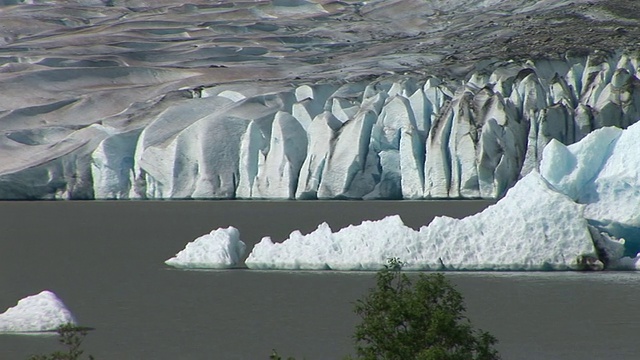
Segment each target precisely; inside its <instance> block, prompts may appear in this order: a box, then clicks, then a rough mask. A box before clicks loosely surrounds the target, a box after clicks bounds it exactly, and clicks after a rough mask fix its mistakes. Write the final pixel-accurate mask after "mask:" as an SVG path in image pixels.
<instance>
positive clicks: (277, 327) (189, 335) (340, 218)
mask: <svg viewBox="0 0 640 360" xmlns="http://www.w3.org/2000/svg"><path fill="white" fill-rule="evenodd" d="M489 204H490V203H489V202H482V201H460V202H458V201H455V202H451V201H448V202H447V201H442V202H439V201H426V202H410V201H404V202H386V201H381V202H357V201H354V202H351V201H349V202H338V201H333V202H322V201H309V202H301V201H296V202H250V201H216V202H196V201H194V202H121V201H118V202H2V203H0V225H1V226H2V229H3V235H2V238H1V240H0V287H1V289H2V291H1V292H0V309H6V308H7V307H9V306H13V305H15V303H16V301H17V300H18V299H20V298H23V297H25V296H28V295H31V294H35V293H37V292H40V291H41V290H44V289H49V290H52V291H54V292H55V293H56V294H58V295H59V296H60V297H61V298H62V299H63V300H64V301H65V303H66V304H67V306H68V307H69V308H70V309H71V310H72V312H73V313H74V314H75V315H76V317H77V318H78V320H79V321H80V323H81V324H82V325H86V326H91V327H95V328H96V330H95V331H93V332H92V333H91V334H90V335H89V336H88V337H87V340H86V349H87V351H88V352H89V353H91V354H93V355H94V356H96V358H97V359H98V360H102V359H114V360H128V359H153V360H163V359H167V360H168V359H266V358H268V355H269V354H270V352H271V349H272V348H276V349H278V350H279V351H280V353H281V354H283V355H287V356H289V355H292V356H296V357H298V358H302V357H305V358H306V359H309V360H312V359H337V358H341V357H342V356H343V355H345V354H348V353H350V352H351V351H352V349H353V345H352V341H351V334H352V331H353V327H354V325H355V324H356V323H357V321H358V319H357V317H356V316H355V315H354V314H353V313H352V308H353V306H352V304H353V302H354V301H355V300H356V299H358V298H359V297H361V296H362V295H363V294H364V293H365V292H366V291H367V289H368V288H370V287H372V286H373V284H374V281H373V280H374V274H373V273H366V272H285V271H271V272H266V271H251V270H246V269H236V270H228V271H184V270H175V269H172V268H169V267H167V266H165V265H164V264H163V261H164V260H166V259H167V258H169V257H171V256H172V255H173V254H175V253H176V252H177V251H179V250H181V249H182V248H183V247H184V245H185V244H186V243H187V242H189V241H191V240H193V239H195V238H196V237H198V236H200V235H202V234H204V233H207V232H209V231H210V230H212V229H214V228H217V227H221V226H229V225H233V226H236V227H237V228H238V229H239V230H240V233H241V238H242V239H243V240H244V241H246V242H247V243H248V245H249V246H250V247H251V246H252V245H253V244H254V243H256V242H258V241H259V240H260V238H261V237H262V236H265V235H269V236H272V237H273V238H274V239H275V240H282V239H284V238H286V236H287V235H288V234H289V233H290V232H291V231H292V230H295V229H300V230H302V231H303V232H309V231H311V230H313V229H315V227H316V226H317V225H318V223H319V222H321V221H325V220H326V221H328V222H329V224H330V225H331V226H332V228H333V229H334V230H335V229H338V228H340V227H343V226H346V225H348V224H351V223H359V222H360V221H362V220H365V219H379V218H382V217H383V216H385V215H390V214H400V215H401V217H402V218H403V219H404V220H405V223H406V224H407V225H409V226H412V227H414V228H417V227H419V226H420V225H422V224H426V223H427V222H429V221H430V220H431V218H432V217H433V216H434V215H437V214H448V215H452V216H458V217H460V216H464V215H467V214H471V213H475V212H477V211H479V210H480V209H482V208H484V207H486V206H488V205H489ZM447 276H448V277H449V278H450V279H451V280H452V281H453V282H454V284H456V286H457V287H458V289H459V290H460V291H461V292H462V293H463V295H464V296H465V299H466V301H467V306H468V315H469V317H470V318H471V320H472V321H473V323H474V324H476V325H477V326H478V327H481V328H483V329H484V330H488V331H490V332H491V333H493V334H494V335H495V336H496V337H497V338H498V339H499V341H500V343H499V345H498V348H499V350H500V351H501V353H502V355H503V358H504V359H584V358H593V359H636V358H637V353H638V350H639V348H640V346H639V345H636V344H637V341H636V334H637V333H638V331H640V325H638V324H640V312H639V311H636V310H635V308H636V303H637V299H639V298H640V278H639V277H638V275H637V274H636V273H631V272H629V273H624V272H622V273H614V272H604V273H573V272H562V273H449V274H448V275H447ZM56 346H57V345H56V339H55V337H48V338H47V337H33V336H14V335H2V336H0V359H25V358H26V357H27V356H28V355H29V354H34V353H46V352H51V351H53V350H55V349H57V347H56Z"/></svg>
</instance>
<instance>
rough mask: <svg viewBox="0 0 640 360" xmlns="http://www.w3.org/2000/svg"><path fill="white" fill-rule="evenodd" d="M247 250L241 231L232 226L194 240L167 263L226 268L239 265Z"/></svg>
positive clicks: (198, 267) (197, 267) (193, 267)
mask: <svg viewBox="0 0 640 360" xmlns="http://www.w3.org/2000/svg"><path fill="white" fill-rule="evenodd" d="M245 250H246V245H245V243H244V242H243V241H241V240H240V232H239V231H238V229H236V228H234V227H233V226H230V227H228V228H219V229H216V230H213V231H211V233H209V234H206V235H203V236H200V237H199V238H197V239H195V240H193V241H192V242H190V243H188V244H187V246H186V247H185V248H184V249H183V250H182V251H180V252H179V253H177V254H176V256H174V257H172V258H171V259H169V260H167V261H165V264H167V265H170V266H173V267H176V268H186V269H226V268H230V267H234V266H237V265H238V264H239V263H240V261H241V259H242V257H243V256H244V253H245Z"/></svg>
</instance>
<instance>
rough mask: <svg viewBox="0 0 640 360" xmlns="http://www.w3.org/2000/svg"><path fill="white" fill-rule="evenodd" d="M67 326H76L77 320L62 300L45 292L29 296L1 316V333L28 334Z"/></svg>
mask: <svg viewBox="0 0 640 360" xmlns="http://www.w3.org/2000/svg"><path fill="white" fill-rule="evenodd" d="M65 324H74V325H75V324H76V320H75V318H74V317H73V315H72V314H71V312H70V311H69V309H67V307H66V306H65V305H64V303H63V302H62V300H60V299H59V298H58V296H56V294H54V293H53V292H51V291H48V290H45V291H42V292H40V293H38V294H36V295H31V296H27V297H25V298H24V299H21V300H20V301H18V304H16V306H13V307H10V308H9V309H7V310H6V311H5V312H3V313H2V314H0V332H4V333H26V332H45V331H54V330H56V329H57V328H58V327H59V326H61V325H65Z"/></svg>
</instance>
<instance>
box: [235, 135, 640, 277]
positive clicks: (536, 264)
mask: <svg viewBox="0 0 640 360" xmlns="http://www.w3.org/2000/svg"><path fill="white" fill-rule="evenodd" d="M639 138H640V124H635V125H633V126H631V127H629V129H627V130H620V129H615V128H605V129H602V130H599V131H596V132H594V133H593V134H591V135H590V136H587V137H586V138H585V139H584V140H582V141H581V142H579V143H577V144H575V145H572V146H569V147H565V146H564V145H562V144H560V143H559V142H555V141H552V142H551V143H550V145H548V146H547V148H546V149H545V150H544V156H545V160H544V162H543V164H542V166H541V171H542V174H540V173H538V172H537V171H532V172H531V173H529V174H528V175H526V176H525V177H524V178H522V179H521V180H520V181H518V182H517V183H516V185H515V186H514V187H513V188H511V189H510V190H509V191H508V192H507V194H506V196H505V197H504V198H502V199H501V200H500V201H498V202H497V203H496V204H495V205H493V206H490V207H488V208H487V209H485V210H484V211H483V212H481V213H479V214H476V215H473V216H469V217H467V218H464V219H461V220H458V219H453V218H449V217H437V218H435V219H434V220H433V222H431V224H429V225H428V226H423V227H422V228H420V229H419V231H415V230H413V229H411V228H409V227H407V226H405V225H404V224H403V223H402V220H401V219H400V218H399V217H398V216H391V217H387V218H384V219H382V220H380V221H365V222H363V223H362V224H360V225H357V226H349V227H347V228H344V229H341V230H339V231H337V232H332V231H331V229H330V228H329V227H328V225H327V224H322V225H320V226H319V227H318V229H317V230H315V231H314V232H312V233H310V234H307V235H303V234H301V233H300V232H299V231H295V232H293V233H291V235H290V236H289V238H288V239H287V240H285V241H284V242H282V243H273V242H272V241H271V239H270V238H268V237H267V238H264V239H262V241H261V242H260V243H258V244H257V245H256V246H255V247H254V249H253V251H252V252H251V254H250V255H249V257H248V258H247V260H246V264H247V266H248V267H249V268H252V269H314V270H318V269H333V270H376V269H379V268H380V267H381V266H382V265H384V264H385V263H386V261H387V259H388V258H391V257H398V258H400V259H401V260H402V261H404V262H406V263H407V265H406V268H407V269H416V270H418V269H421V270H422V269H425V270H434V269H438V270H565V269H580V268H584V267H585V266H588V267H595V268H602V267H603V266H604V265H605V264H604V263H607V265H608V264H611V265H612V266H614V267H615V266H618V267H622V268H631V267H634V266H635V264H636V263H637V258H636V259H631V258H624V259H622V256H623V251H626V253H627V254H631V255H632V256H635V254H636V252H637V251H636V252H634V251H635V249H636V247H637V244H639V243H640V236H639V235H640V221H638V217H639V216H640V215H639V214H640V211H639V208H638V207H639V206H640V180H638V179H639V176H638V175H639V173H638V172H639V171H640V170H638V169H640V156H638V155H640V143H639V142H637V139H639ZM611 235H613V236H611ZM620 235H626V236H629V237H628V238H626V239H620V240H616V238H619V237H620ZM623 247H624V249H623Z"/></svg>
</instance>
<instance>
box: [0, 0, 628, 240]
mask: <svg viewBox="0 0 640 360" xmlns="http://www.w3.org/2000/svg"><path fill="white" fill-rule="evenodd" d="M0 6H2V16H3V26H4V27H3V28H2V29H0V45H2V48H3V51H2V54H0V93H2V94H3V98H2V99H0V199H367V200H368V199H431V198H491V199H497V198H500V197H502V196H504V195H505V194H506V191H507V190H508V189H509V188H511V187H512V186H513V185H514V184H515V183H516V182H517V181H518V180H519V179H521V178H523V177H525V176H526V175H527V174H528V173H530V172H532V171H537V170H539V167H540V164H541V161H542V158H543V154H542V152H543V149H544V148H545V146H546V145H547V144H548V143H549V142H551V141H552V140H555V141H558V142H560V143H562V144H564V145H571V144H573V143H576V142H577V141H579V140H580V139H582V138H584V137H585V136H586V135H587V134H589V133H590V132H592V131H594V130H596V129H599V128H603V127H607V126H617V127H620V128H627V127H629V126H630V125H632V124H634V123H636V122H637V121H638V119H639V118H640V91H639V90H638V89H639V87H640V57H639V56H638V54H637V51H635V52H634V51H630V50H628V49H633V48H634V45H633V44H635V42H636V39H637V38H638V35H639V34H640V30H638V28H639V27H637V26H633V24H637V19H635V17H634V16H633V14H632V13H633V12H626V13H625V12H622V13H621V12H620V11H614V10H617V9H618V8H615V7H614V6H613V5H609V4H608V3H607V2H603V1H587V0H576V1H571V2H569V1H565V0H562V1H556V2H553V4H551V3H550V2H548V1H533V0H518V1H500V0H496V1H489V2H487V1H477V0H455V1H450V2H425V1H422V0H403V1H399V0H392V1H380V0H374V1H367V2H342V1H331V0H327V1H324V0H323V1H310V0H300V1H268V0H265V1H259V2H248V1H247V2H244V1H236V2H219V3H211V2H209V1H202V0H194V1H192V2H190V4H183V3H182V2H177V1H174V0H163V1H158V2H154V4H151V3H150V2H147V1H140V0H127V1H108V2H106V1H99V0H95V1H94V0H86V1H85V0H82V1H73V2H61V1H55V0H47V1H29V2H24V3H21V2H15V4H14V2H7V3H6V4H5V3H1V2H0ZM616 6H622V5H616ZM610 7H611V8H610ZM558 14H564V15H562V16H560V15H558ZM567 14H570V15H571V16H570V15H567ZM471 15H472V16H471ZM565 15H566V16H565ZM51 16H54V17H55V16H59V18H60V21H48V20H47V19H50V18H51ZM213 19H215V20H213ZM381 24H383V26H381ZM630 24H631V25H630ZM470 29H472V30H473V31H471V30H470ZM585 29H588V30H585ZM611 29H619V31H618V30H616V31H614V33H613V34H612V33H611ZM560 33H562V34H572V35H571V36H572V40H571V39H570V40H567V39H565V38H566V37H565V36H559V35H557V34H560ZM518 34H519V36H516V35H518ZM582 37H586V38H585V39H588V40H589V41H590V44H591V45H590V48H589V49H586V50H585V49H583V48H582V47H583V46H582V44H580V40H579V39H580V38H582ZM625 44H626V48H628V49H627V50H625ZM599 49H602V51H600V50H599ZM589 211H597V210H595V207H593V206H592V207H590V208H589ZM611 226H614V225H611ZM617 231H618V233H619V234H622V233H623V232H624V230H623V229H618V230H617Z"/></svg>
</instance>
